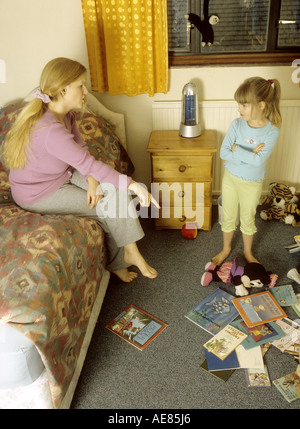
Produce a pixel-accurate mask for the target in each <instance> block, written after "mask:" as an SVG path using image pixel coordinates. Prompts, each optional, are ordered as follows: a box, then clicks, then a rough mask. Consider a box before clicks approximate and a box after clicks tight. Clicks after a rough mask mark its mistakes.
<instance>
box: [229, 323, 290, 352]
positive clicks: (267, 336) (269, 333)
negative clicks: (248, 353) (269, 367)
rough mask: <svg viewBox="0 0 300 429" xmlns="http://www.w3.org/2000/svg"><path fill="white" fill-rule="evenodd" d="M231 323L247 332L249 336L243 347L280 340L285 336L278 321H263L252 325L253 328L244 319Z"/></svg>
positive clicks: (248, 347)
mask: <svg viewBox="0 0 300 429" xmlns="http://www.w3.org/2000/svg"><path fill="white" fill-rule="evenodd" d="M230 324H231V325H232V326H234V327H235V328H237V329H239V330H240V331H242V332H245V334H248V337H247V338H246V339H245V341H243V347H244V348H245V349H251V348H252V347H256V346H262V345H263V344H266V343H269V342H272V341H275V340H278V339H280V338H282V337H284V336H285V333H284V332H283V331H282V329H280V327H279V326H278V325H277V324H276V322H270V323H262V324H260V325H256V326H252V327H251V328H250V327H249V326H247V325H246V323H245V322H244V321H243V320H242V319H238V320H233V321H232V322H231V323H230Z"/></svg>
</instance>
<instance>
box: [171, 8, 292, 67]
mask: <svg viewBox="0 0 300 429" xmlns="http://www.w3.org/2000/svg"><path fill="white" fill-rule="evenodd" d="M167 1H168V25H169V62H170V65H193V64H195V65H196V64H220V63H224V64H226V63H263V62H265V63H267V62H289V63H291V62H292V61H293V60H294V59H295V58H296V56H297V55H295V54H296V53H297V52H300V0H227V1H226V2H224V0H210V1H209V0H167ZM205 12H206V13H205ZM190 13H193V14H195V15H197V16H198V17H199V18H198V20H199V21H200V22H201V24H200V25H199V24H198V23H197V22H196V21H195V19H194V17H192V16H191V15H190V16H189V19H187V18H186V17H187V16H188V15H189V14H190ZM211 15H216V17H217V18H216V19H215V21H216V22H217V23H216V24H214V25H211V26H210V28H211V29H212V30H213V42H212V43H210V42H209V40H210V39H207V40H206V39H205V37H203V35H202V34H201V32H200V31H199V29H200V30H201V31H204V30H203V25H204V23H203V21H204V20H205V18H206V17H209V16H211ZM204 32H205V31H204ZM206 33H207V31H206ZM205 41H206V43H205Z"/></svg>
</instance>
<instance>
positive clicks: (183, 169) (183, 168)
mask: <svg viewBox="0 0 300 429" xmlns="http://www.w3.org/2000/svg"><path fill="white" fill-rule="evenodd" d="M178 170H179V171H180V173H184V172H185V170H186V166H185V165H180V166H179V169H178Z"/></svg>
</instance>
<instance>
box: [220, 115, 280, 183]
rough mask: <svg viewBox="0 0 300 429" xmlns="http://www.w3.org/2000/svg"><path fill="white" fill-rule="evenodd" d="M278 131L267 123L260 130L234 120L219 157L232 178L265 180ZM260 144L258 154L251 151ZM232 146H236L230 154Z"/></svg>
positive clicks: (239, 120) (239, 119) (254, 180)
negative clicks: (268, 161)
mask: <svg viewBox="0 0 300 429" xmlns="http://www.w3.org/2000/svg"><path fill="white" fill-rule="evenodd" d="M278 136H279V129H278V128H277V127H275V126H274V125H272V124H271V122H269V123H268V124H267V125H265V126H264V127H262V128H252V127H250V126H249V125H248V123H247V122H246V121H244V120H243V119H242V118H237V119H235V120H234V121H233V122H232V123H231V125H230V127H229V129H228V132H227V134H226V136H225V138H224V140H223V143H222V146H221V150H220V157H221V159H223V160H225V168H226V169H227V170H228V171H229V173H231V174H232V175H233V176H236V177H239V178H241V179H243V180H249V181H253V182H259V181H261V180H263V179H264V178H265V175H266V163H267V160H268V158H269V156H270V155H271V153H272V152H273V149H274V147H275V144H276V142H277V139H278ZM260 143H264V144H265V146H264V147H263V149H262V150H261V151H260V152H259V153H255V152H253V149H254V148H255V147H256V146H257V145H258V144H260ZM233 144H237V147H236V149H235V150H234V151H233V152H232V150H231V148H232V146H233Z"/></svg>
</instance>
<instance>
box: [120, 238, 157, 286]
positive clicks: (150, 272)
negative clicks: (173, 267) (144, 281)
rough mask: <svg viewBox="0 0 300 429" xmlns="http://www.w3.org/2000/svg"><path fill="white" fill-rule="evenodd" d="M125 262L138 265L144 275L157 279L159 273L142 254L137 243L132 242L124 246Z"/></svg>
mask: <svg viewBox="0 0 300 429" xmlns="http://www.w3.org/2000/svg"><path fill="white" fill-rule="evenodd" d="M124 262H126V264H129V265H135V266H136V267H138V269H139V270H140V271H141V273H142V274H143V276H144V277H148V278H150V279H155V278H156V277H157V275H158V273H157V271H156V270H155V269H154V268H152V267H150V265H148V264H147V262H146V261H145V259H144V258H143V256H142V255H141V254H140V251H139V250H138V247H137V245H136V243H130V244H127V245H126V246H124Z"/></svg>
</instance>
